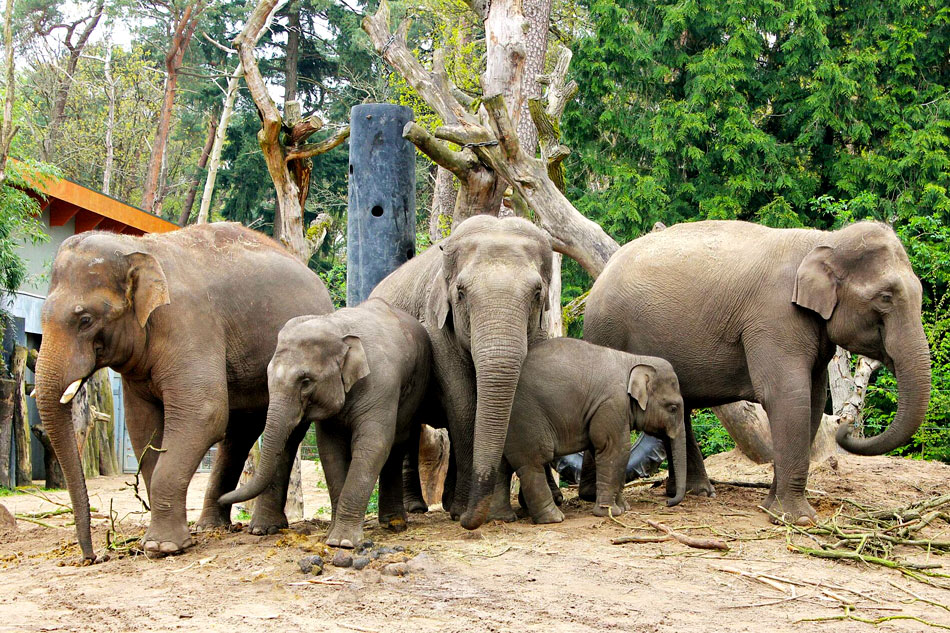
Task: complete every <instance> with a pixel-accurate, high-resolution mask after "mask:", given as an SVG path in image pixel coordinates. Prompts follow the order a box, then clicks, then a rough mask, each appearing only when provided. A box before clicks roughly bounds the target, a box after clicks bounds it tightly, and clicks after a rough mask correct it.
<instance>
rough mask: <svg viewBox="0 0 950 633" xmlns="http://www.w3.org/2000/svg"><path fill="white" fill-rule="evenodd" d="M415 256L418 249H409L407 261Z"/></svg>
mask: <svg viewBox="0 0 950 633" xmlns="http://www.w3.org/2000/svg"><path fill="white" fill-rule="evenodd" d="M415 254H416V249H415V248H413V247H409V249H408V250H407V251H406V259H407V260H408V259H412V258H413V256H414V255H415Z"/></svg>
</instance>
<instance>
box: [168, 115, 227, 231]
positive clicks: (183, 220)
mask: <svg viewBox="0 0 950 633" xmlns="http://www.w3.org/2000/svg"><path fill="white" fill-rule="evenodd" d="M217 137H218V113H217V111H216V110H212V111H211V116H210V117H209V119H208V138H207V140H206V141H205V145H204V147H202V148H201V155H200V156H199V157H198V168H197V170H195V175H194V177H192V179H191V186H190V187H189V188H188V195H187V196H186V197H185V203H184V204H183V205H182V207H181V215H179V216H178V226H185V225H186V224H188V218H190V217H191V207H192V206H194V204H195V194H197V193H198V184H199V183H200V182H201V172H202V171H203V170H204V168H205V166H206V165H207V164H208V156H210V155H211V148H212V147H214V141H215V139H216V138H217Z"/></svg>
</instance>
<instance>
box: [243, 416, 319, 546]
mask: <svg viewBox="0 0 950 633" xmlns="http://www.w3.org/2000/svg"><path fill="white" fill-rule="evenodd" d="M309 426H310V425H309V424H298V425H297V427H296V428H294V430H293V432H292V433H291V434H290V437H289V438H288V439H287V445H286V446H285V447H284V451H283V452H282V453H281V454H280V456H279V459H278V461H277V469H276V470H275V472H274V478H273V479H272V480H271V483H270V485H269V486H267V488H265V489H264V492H262V493H261V494H260V495H259V496H258V497H257V500H256V501H255V502H254V513H253V514H252V515H251V521H250V523H248V529H249V530H250V532H251V534H258V535H263V534H276V533H277V532H279V531H280V530H282V529H284V528H285V527H287V526H288V525H289V523H288V521H287V515H286V514H285V512H284V506H285V505H286V504H287V488H288V486H289V485H290V469H291V468H292V467H293V465H294V460H295V459H296V458H297V449H298V448H299V447H300V443H301V442H302V441H303V438H304V436H305V435H306V434H307V428H308V427H309Z"/></svg>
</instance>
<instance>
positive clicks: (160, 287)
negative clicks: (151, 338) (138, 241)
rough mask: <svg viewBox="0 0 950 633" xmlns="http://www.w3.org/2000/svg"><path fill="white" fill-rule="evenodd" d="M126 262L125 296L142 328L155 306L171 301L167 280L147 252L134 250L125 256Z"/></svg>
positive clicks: (163, 272) (160, 266)
mask: <svg viewBox="0 0 950 633" xmlns="http://www.w3.org/2000/svg"><path fill="white" fill-rule="evenodd" d="M125 261H126V263H127V264H128V273H127V275H126V287H125V297H126V301H127V302H128V304H129V305H131V306H132V309H133V310H135V318H136V319H138V322H139V325H141V326H142V327H143V328H144V327H145V324H146V323H147V322H148V317H149V316H150V315H151V314H152V312H153V311H154V310H155V308H157V307H159V306H163V305H166V304H169V303H171V299H170V298H169V295H168V280H167V279H165V271H164V270H162V265H161V264H159V263H158V260H157V259H155V258H154V257H152V256H151V255H149V254H148V253H141V252H135V253H130V254H128V255H126V256H125Z"/></svg>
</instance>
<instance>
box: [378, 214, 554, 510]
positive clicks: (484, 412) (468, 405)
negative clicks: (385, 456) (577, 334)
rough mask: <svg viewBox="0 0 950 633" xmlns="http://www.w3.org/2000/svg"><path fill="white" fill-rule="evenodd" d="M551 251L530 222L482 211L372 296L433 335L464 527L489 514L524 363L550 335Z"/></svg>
mask: <svg viewBox="0 0 950 633" xmlns="http://www.w3.org/2000/svg"><path fill="white" fill-rule="evenodd" d="M551 253H552V251H551V244H550V240H549V239H548V237H547V236H546V235H545V234H544V233H543V232H542V231H541V230H540V229H539V228H537V227H536V226H534V225H533V224H531V223H530V222H528V221H527V220H523V219H521V218H505V219H501V220H499V219H498V218H495V217H492V216H487V215H478V216H474V217H471V218H468V219H467V220H465V221H464V222H462V223H460V224H459V225H458V227H456V228H455V230H454V231H453V232H452V235H450V236H449V237H448V238H446V239H445V240H443V241H442V242H439V243H438V244H435V245H433V246H432V247H431V248H429V249H428V250H427V251H426V252H424V253H422V254H421V255H419V256H418V257H415V258H414V259H411V260H409V261H408V262H406V263H405V264H403V265H402V266H401V267H400V268H399V269H397V270H396V271H395V272H393V273H392V274H391V275H389V276H388V277H386V278H385V279H383V280H382V281H381V282H380V283H379V285H378V286H377V287H376V288H375V289H374V290H373V293H372V295H371V296H374V297H381V298H383V299H385V300H387V301H388V302H389V303H390V304H392V305H393V306H396V307H398V308H401V309H403V310H405V311H406V312H408V313H409V314H411V315H412V316H414V317H416V318H417V319H419V321H421V322H422V324H423V325H424V326H425V328H426V331H427V332H428V333H429V338H430V339H431V341H432V353H433V362H434V368H435V370H434V376H435V382H436V387H437V388H438V392H439V399H440V401H441V404H442V408H443V410H444V412H445V416H446V418H447V419H446V421H445V424H447V426H448V429H449V436H450V438H451V444H452V456H453V458H454V460H455V463H456V467H457V476H456V477H455V478H454V479H453V478H452V477H451V476H450V477H449V478H448V479H447V480H446V492H445V494H444V495H443V505H444V506H445V507H446V509H447V510H450V512H451V513H452V514H453V516H459V515H461V519H462V526H463V527H465V528H468V529H475V528H477V527H478V526H479V525H481V524H482V523H484V522H485V520H486V518H487V517H488V513H489V509H490V505H491V497H492V492H493V490H494V485H495V479H496V473H497V470H498V466H499V464H500V463H501V456H502V450H503V449H504V444H505V436H506V434H507V432H508V416H509V415H510V413H511V403H512V400H513V399H514V396H515V388H516V387H517V385H518V377H519V375H520V373H521V364H522V362H524V358H525V355H526V354H527V352H528V347H529V345H531V344H532V343H534V342H536V341H540V340H543V339H544V338H546V337H545V333H544V328H543V324H544V322H545V312H546V310H547V309H548V286H549V284H550V282H551ZM430 424H432V425H433V426H438V425H439V424H438V423H437V422H433V421H430ZM453 482H455V483H456V485H455V487H454V491H453V486H452V484H453ZM422 505H424V504H422Z"/></svg>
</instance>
